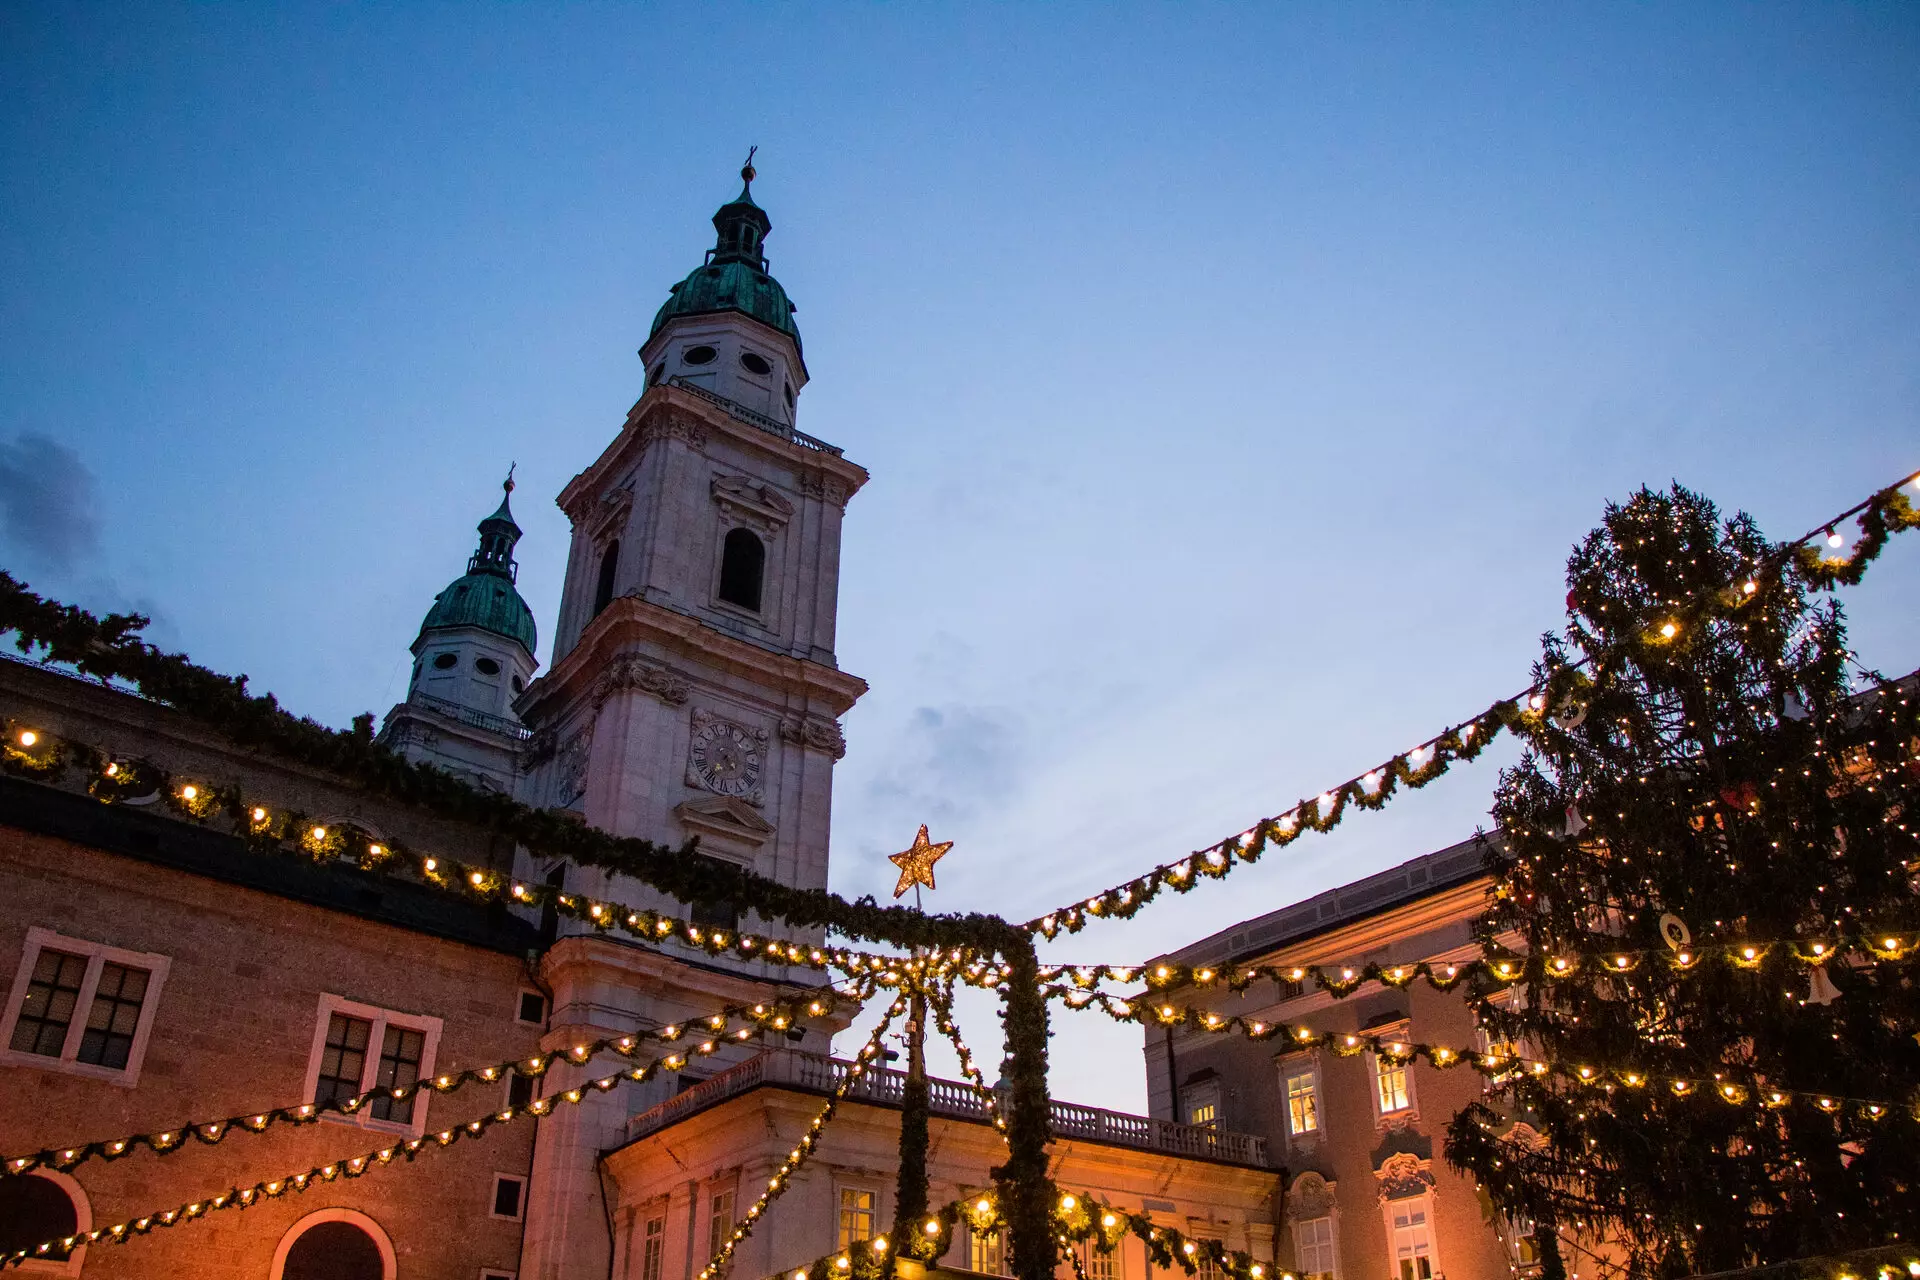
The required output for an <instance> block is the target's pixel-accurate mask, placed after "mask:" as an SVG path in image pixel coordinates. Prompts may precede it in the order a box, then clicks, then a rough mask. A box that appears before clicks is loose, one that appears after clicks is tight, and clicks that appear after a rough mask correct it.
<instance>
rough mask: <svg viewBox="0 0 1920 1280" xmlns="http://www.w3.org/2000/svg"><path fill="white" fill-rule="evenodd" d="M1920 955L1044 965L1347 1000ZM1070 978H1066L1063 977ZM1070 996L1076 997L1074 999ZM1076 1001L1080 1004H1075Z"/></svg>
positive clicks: (1882, 934) (1702, 946)
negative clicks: (1787, 961) (1378, 993)
mask: <svg viewBox="0 0 1920 1280" xmlns="http://www.w3.org/2000/svg"><path fill="white" fill-rule="evenodd" d="M1916 954H1920V932H1915V931H1912V930H1872V929H1870V930H1863V931H1861V932H1859V933H1851V934H1849V933H1839V934H1835V935H1834V936H1832V937H1830V938H1792V939H1786V940H1778V939H1776V940H1772V941H1760V940H1754V939H1746V938H1740V939H1734V940H1732V941H1726V942H1703V943H1698V944H1693V945H1688V946H1683V947H1680V948H1677V949H1676V948H1671V947H1621V948H1610V949H1608V950H1604V951H1587V952H1568V953H1564V954H1555V955H1552V956H1545V955H1541V956H1531V955H1528V954H1526V953H1525V952H1520V951H1497V952H1495V954H1494V955H1493V956H1490V957H1489V956H1476V957H1468V958H1464V959H1460V960H1418V961H1412V962H1409V963H1399V964H1396V963H1390V962H1382V961H1378V960H1370V961H1368V962H1366V963H1365V964H1350V965H1322V964H1304V965H1288V964H1251V965H1231V964H1221V965H1189V964H1179V963H1176V962H1174V961H1170V960H1167V961H1158V962H1155V963H1151V964H1133V965H1107V964H1076V965H1051V966H1048V967H1047V968H1044V969H1042V970H1041V971H1040V977H1041V980H1042V981H1044V982H1046V983H1048V984H1049V987H1048V991H1049V994H1050V995H1054V996H1056V997H1057V998H1062V999H1065V998H1067V997H1070V996H1072V995H1074V994H1075V993H1076V992H1080V991H1090V990H1094V989H1097V988H1098V987H1099V986H1100V985H1101V984H1102V983H1105V982H1119V983H1122V984H1128V983H1133V982H1136V981H1138V982H1143V983H1145V984H1146V986H1147V988H1148V990H1149V991H1173V990H1179V989H1183V988H1195V989H1201V990H1205V989H1224V990H1227V991H1231V992H1233V993H1235V994H1236V995H1237V994H1240V993H1242V992H1244V991H1246V990H1247V989H1248V988H1249V987H1251V986H1252V985H1253V984H1254V983H1256V982H1263V981H1264V982H1273V983H1276V984H1282V985H1283V986H1284V985H1286V984H1292V985H1297V986H1302V987H1304V986H1306V985H1307V984H1309V983H1310V984H1312V985H1313V986H1314V987H1316V988H1318V989H1319V990H1321V991H1324V992H1326V993H1327V994H1328V995H1330V996H1333V997H1334V998H1336V999H1345V998H1346V997H1348V996H1351V995H1353V994H1354V993H1356V992H1358V991H1359V990H1360V989H1361V988H1362V987H1365V986H1366V985H1367V984H1369V983H1379V984H1380V985H1381V986H1384V987H1392V988H1394V989H1395V990H1399V991H1404V990H1406V989H1407V988H1408V987H1411V986H1412V985H1413V984H1414V983H1416V982H1424V983H1426V984H1427V985H1428V986H1430V987H1432V988H1433V989H1434V990H1436V991H1443V992H1446V991H1453V990H1456V989H1457V988H1459V987H1460V986H1461V985H1462V984H1464V983H1467V982H1469V981H1470V980H1475V979H1477V980H1478V981H1479V982H1480V983H1482V984H1485V985H1487V986H1491V987H1501V986H1509V985H1512V984H1515V983H1522V982H1524V983H1529V984H1533V985H1541V984H1548V983H1553V982H1560V981H1567V980H1571V979H1573V978H1576V977H1585V976H1587V975H1589V974H1591V973H1595V972H1601V973H1612V974H1626V973H1640V972H1643V971H1644V970H1646V969H1647V968H1649V967H1652V968H1656V969H1659V970H1662V971H1667V972H1672V973H1693V972H1697V971H1699V970H1700V969H1701V967H1702V966H1712V965H1714V964H1727V965H1732V966H1734V967H1737V968H1742V969H1752V968H1756V967H1757V966H1759V965H1760V964H1761V963H1763V962H1765V961H1766V960H1768V959H1770V958H1773V957H1775V956H1781V955H1784V956H1787V957H1790V958H1791V959H1793V960H1795V961H1797V962H1798V963H1800V964H1802V965H1804V966H1806V967H1807V968H1809V969H1814V968H1819V967H1821V966H1823V965H1828V964H1833V963H1837V962H1841V961H1844V960H1845V959H1846V957H1848V956H1850V955H1852V956H1860V957H1863V958H1867V959H1870V960H1875V961H1894V960H1911V959H1913V958H1914V957H1915V955H1916ZM1063 979H1064V980H1065V981H1062V980H1063ZM1069 1003H1071V1002H1069ZM1073 1007H1076V1008H1077V1007H1078V1006H1073Z"/></svg>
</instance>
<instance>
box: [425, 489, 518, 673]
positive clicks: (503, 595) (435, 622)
mask: <svg viewBox="0 0 1920 1280" xmlns="http://www.w3.org/2000/svg"><path fill="white" fill-rule="evenodd" d="M506 490H507V493H508V495H509V496H510V495H511V494H512V493H513V479H512V477H511V476H509V477H508V479H507V483H506ZM518 541H520V526H519V525H517V524H515V523H514V522H513V512H512V511H510V510H508V508H507V499H506V498H501V499H500V509H499V510H498V511H495V512H494V513H493V514H492V515H490V516H488V517H487V518H486V519H485V520H482V521H481V522H480V549H479V550H478V551H476V552H474V553H473V557H472V559H470V560H468V561H467V571H466V573H465V574H463V575H462V576H461V577H459V578H456V579H454V580H453V582H452V583H450V584H449V585H448V586H447V589H446V590H445V591H442V592H441V593H440V594H439V595H437V596H435V597H434V598H433V608H431V609H429V610H427V617H426V620H425V621H424V622H422V623H421V624H420V634H421V635H423V636H424V635H426V633H427V632H429V631H437V630H440V629H442V628H445V627H479V628H480V629H481V630H483V631H491V632H493V633H494V634H495V635H500V636H505V637H506V638H507V639H509V640H517V641H519V643H520V647H521V648H523V649H525V650H526V651H527V654H528V656H532V654H533V647H534V642H535V641H536V640H537V639H538V638H539V633H538V632H537V631H536V630H535V629H534V625H533V610H531V609H529V608H527V602H526V601H525V600H522V599H521V598H520V592H519V591H518V590H516V589H515V587H514V585H513V584H514V580H515V579H516V578H517V577H518V576H519V566H518V565H516V564H515V563H514V561H513V546H514V544H515V543H516V542H518ZM416 643H418V642H417V641H416Z"/></svg>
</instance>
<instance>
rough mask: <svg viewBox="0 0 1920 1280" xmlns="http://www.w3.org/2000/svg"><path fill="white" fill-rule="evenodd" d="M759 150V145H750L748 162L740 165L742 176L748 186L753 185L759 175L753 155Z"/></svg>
mask: <svg viewBox="0 0 1920 1280" xmlns="http://www.w3.org/2000/svg"><path fill="white" fill-rule="evenodd" d="M759 150H760V148H759V147H757V146H753V147H748V148H747V162H746V163H745V164H743V165H741V166H740V177H741V179H742V180H743V181H745V182H746V184H747V185H748V186H752V185H753V180H754V178H755V177H757V176H758V174H757V173H756V171H755V170H754V167H753V157H754V155H755V154H756V153H757V152H758V151H759Z"/></svg>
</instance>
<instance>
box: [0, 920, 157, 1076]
mask: <svg viewBox="0 0 1920 1280" xmlns="http://www.w3.org/2000/svg"><path fill="white" fill-rule="evenodd" d="M170 963H171V962H170V961H169V960H168V958H167V957H165V956H158V955H150V954H147V953H145V952H139V951H123V950H121V949H120V948H118V947H109V946H105V945H103V944H101V943H98V942H88V941H85V940H83V939H79V938H67V937H62V936H61V935H59V934H57V933H55V932H53V931H52V930H51V929H43V928H39V927H35V928H31V929H29V930H27V942H26V947H25V949H24V951H23V952H22V954H21V957H20V969H19V971H18V976H17V977H16V978H15V980H14V986H13V992H12V994H11V995H10V996H9V998H8V1000H7V1004H6V1009H5V1015H4V1017H0V1045H4V1046H5V1048H4V1049H0V1062H6V1063H10V1064H12V1065H14V1066H31V1067H40V1068H43V1069H45V1070H49V1071H65V1072H71V1073H72V1074H75V1075H88V1076H93V1077H95V1078H97V1079H102V1080H111V1081H114V1082H115V1083H117V1084H127V1085H131V1084H135V1083H138V1080H139V1074H140V1060H141V1058H142V1057H143V1056H144V1053H145V1048H146V1042H147V1038H148V1036H149V1035H150V1034H151V1032H152V1027H153V1015H154V1009H155V1007H156V1005H157V1004H158V1003H159V997H160V985H161V983H162V981H164V979H165V978H166V973H167V969H168V966H169V965H170Z"/></svg>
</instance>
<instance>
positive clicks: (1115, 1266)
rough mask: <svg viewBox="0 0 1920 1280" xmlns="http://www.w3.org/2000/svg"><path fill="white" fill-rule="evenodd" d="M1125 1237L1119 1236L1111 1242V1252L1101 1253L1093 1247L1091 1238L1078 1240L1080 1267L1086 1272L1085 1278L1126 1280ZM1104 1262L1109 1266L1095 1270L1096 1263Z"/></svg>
mask: <svg viewBox="0 0 1920 1280" xmlns="http://www.w3.org/2000/svg"><path fill="white" fill-rule="evenodd" d="M1126 1256H1127V1237H1125V1236H1121V1237H1120V1238H1119V1239H1118V1240H1115V1241H1114V1242H1113V1252H1111V1253H1101V1252H1100V1251H1099V1250H1098V1249H1096V1248H1094V1246H1093V1241H1092V1240H1083V1241H1081V1242H1080V1269H1081V1270H1082V1271H1084V1272H1086V1273H1087V1280H1127V1266H1126ZM1102 1262H1104V1263H1105V1264H1106V1265H1107V1267H1108V1268H1109V1269H1108V1270H1106V1271H1096V1270H1095V1269H1094V1268H1095V1266H1096V1265H1097V1264H1099V1263H1102Z"/></svg>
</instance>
